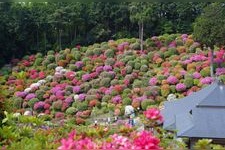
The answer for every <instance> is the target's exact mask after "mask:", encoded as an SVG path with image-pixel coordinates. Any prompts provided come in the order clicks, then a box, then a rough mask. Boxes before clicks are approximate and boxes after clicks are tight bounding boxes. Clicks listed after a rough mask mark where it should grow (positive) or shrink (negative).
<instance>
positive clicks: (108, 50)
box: [105, 49, 115, 58]
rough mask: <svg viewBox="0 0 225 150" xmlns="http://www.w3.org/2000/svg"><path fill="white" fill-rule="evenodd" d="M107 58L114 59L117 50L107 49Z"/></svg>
mask: <svg viewBox="0 0 225 150" xmlns="http://www.w3.org/2000/svg"><path fill="white" fill-rule="evenodd" d="M105 56H106V57H107V58H113V57H114V56H115V50H114V49H107V50H106V51H105Z"/></svg>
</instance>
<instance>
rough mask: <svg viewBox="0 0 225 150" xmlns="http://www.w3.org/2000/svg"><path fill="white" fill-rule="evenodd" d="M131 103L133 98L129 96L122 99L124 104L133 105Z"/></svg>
mask: <svg viewBox="0 0 225 150" xmlns="http://www.w3.org/2000/svg"><path fill="white" fill-rule="evenodd" d="M131 103H132V100H131V99H130V98H129V97H126V98H124V99H123V100H122V104H123V105H124V106H126V105H131Z"/></svg>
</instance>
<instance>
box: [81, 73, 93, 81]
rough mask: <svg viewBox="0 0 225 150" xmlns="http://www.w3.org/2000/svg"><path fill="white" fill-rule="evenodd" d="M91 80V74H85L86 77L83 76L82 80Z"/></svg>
mask: <svg viewBox="0 0 225 150" xmlns="http://www.w3.org/2000/svg"><path fill="white" fill-rule="evenodd" d="M90 79H91V76H90V74H84V75H82V80H83V81H88V80H90Z"/></svg>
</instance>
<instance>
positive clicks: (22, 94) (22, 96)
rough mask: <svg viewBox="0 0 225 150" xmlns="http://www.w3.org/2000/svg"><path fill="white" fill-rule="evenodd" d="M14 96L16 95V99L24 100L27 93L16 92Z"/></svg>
mask: <svg viewBox="0 0 225 150" xmlns="http://www.w3.org/2000/svg"><path fill="white" fill-rule="evenodd" d="M15 95H16V96H17V97H21V98H24V97H25V96H26V95H27V93H26V92H16V93H15Z"/></svg>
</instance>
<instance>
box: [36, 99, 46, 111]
mask: <svg viewBox="0 0 225 150" xmlns="http://www.w3.org/2000/svg"><path fill="white" fill-rule="evenodd" d="M44 106H45V102H43V101H39V102H36V103H35V104H34V110H38V109H44Z"/></svg>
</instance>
